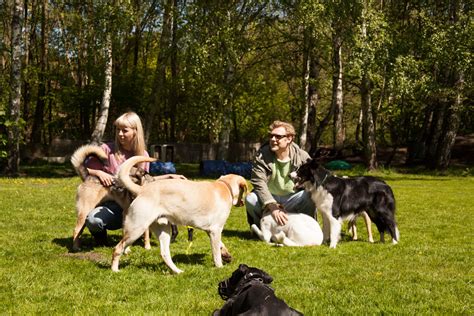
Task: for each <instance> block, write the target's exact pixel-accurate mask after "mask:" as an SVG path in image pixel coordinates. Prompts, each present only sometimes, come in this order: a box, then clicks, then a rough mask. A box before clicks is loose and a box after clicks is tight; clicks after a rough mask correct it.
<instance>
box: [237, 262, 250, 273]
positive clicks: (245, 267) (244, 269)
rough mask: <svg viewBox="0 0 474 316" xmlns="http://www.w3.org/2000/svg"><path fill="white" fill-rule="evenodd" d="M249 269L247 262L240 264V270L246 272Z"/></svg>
mask: <svg viewBox="0 0 474 316" xmlns="http://www.w3.org/2000/svg"><path fill="white" fill-rule="evenodd" d="M248 270H249V266H248V265H246V264H245V263H241V264H239V271H241V272H242V273H244V274H245V273H246V272H247V271H248Z"/></svg>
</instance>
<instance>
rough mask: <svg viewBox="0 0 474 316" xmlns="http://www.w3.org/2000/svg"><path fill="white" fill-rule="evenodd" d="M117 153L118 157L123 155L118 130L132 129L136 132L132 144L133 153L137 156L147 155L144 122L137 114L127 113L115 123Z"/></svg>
mask: <svg viewBox="0 0 474 316" xmlns="http://www.w3.org/2000/svg"><path fill="white" fill-rule="evenodd" d="M114 126H115V128H116V130H115V152H116V155H121V154H122V151H123V148H122V146H121V145H120V142H119V133H118V132H117V129H120V128H124V127H127V128H131V129H133V130H135V138H134V139H133V142H132V151H133V153H134V155H136V156H143V155H144V154H145V149H146V145H145V134H144V132H143V126H142V121H141V120H140V117H139V116H138V115H137V114H136V113H135V112H127V113H124V114H122V115H121V116H119V117H118V118H117V119H116V120H115V122H114Z"/></svg>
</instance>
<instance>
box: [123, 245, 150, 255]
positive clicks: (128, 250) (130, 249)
mask: <svg viewBox="0 0 474 316" xmlns="http://www.w3.org/2000/svg"><path fill="white" fill-rule="evenodd" d="M145 248H146V247H145ZM131 252H132V248H130V246H127V248H125V250H124V252H123V253H124V254H125V255H128V254H129V253H131Z"/></svg>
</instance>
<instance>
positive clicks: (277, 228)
mask: <svg viewBox="0 0 474 316" xmlns="http://www.w3.org/2000/svg"><path fill="white" fill-rule="evenodd" d="M287 215H288V222H287V223H286V224H285V225H283V226H281V225H278V223H277V222H276V221H275V219H274V218H273V216H272V214H271V213H270V212H265V213H264V214H263V217H262V219H261V220H260V228H258V226H257V225H255V224H253V225H252V226H251V229H252V231H253V232H254V233H255V234H257V236H258V237H259V238H260V239H261V240H262V241H265V242H267V243H269V244H272V241H273V242H275V243H276V244H278V245H284V246H320V245H321V243H322V242H323V232H322V231H321V227H319V224H318V222H317V221H316V220H315V219H314V218H313V217H311V216H309V215H306V214H303V213H287Z"/></svg>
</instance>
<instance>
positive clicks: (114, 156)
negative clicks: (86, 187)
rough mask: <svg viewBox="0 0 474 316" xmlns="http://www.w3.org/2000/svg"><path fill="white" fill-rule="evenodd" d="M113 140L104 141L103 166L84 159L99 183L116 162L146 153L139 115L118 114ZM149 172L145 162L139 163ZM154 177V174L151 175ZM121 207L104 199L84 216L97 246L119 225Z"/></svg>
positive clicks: (109, 180)
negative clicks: (105, 159)
mask: <svg viewBox="0 0 474 316" xmlns="http://www.w3.org/2000/svg"><path fill="white" fill-rule="evenodd" d="M114 127H115V142H111V143H104V144H102V145H101V147H102V149H103V150H104V151H105V153H106V154H107V156H108V161H107V163H106V164H105V165H104V164H103V163H102V162H100V161H99V160H98V159H97V158H91V159H89V161H87V162H86V167H87V170H88V171H89V174H90V175H92V176H96V177H97V178H98V179H99V180H100V182H101V183H102V185H104V186H107V187H108V186H111V185H112V184H113V181H114V175H115V174H117V172H118V170H119V168H120V165H121V164H122V163H123V162H124V161H125V160H127V159H128V158H130V157H133V156H146V157H148V156H149V155H148V152H147V151H146V150H145V148H146V146H145V136H144V133H143V126H142V122H141V120H140V117H139V116H138V115H137V114H136V113H134V112H127V113H124V114H122V115H121V116H120V117H119V118H117V119H116V120H115V122H114ZM141 167H142V168H144V169H145V170H146V171H149V164H148V163H146V164H144V165H142V166H141ZM175 176H176V177H182V176H177V175H165V176H163V178H172V177H175ZM155 179H156V177H155ZM122 212H123V210H122V208H121V207H120V206H119V205H118V204H117V203H115V202H114V201H106V202H104V203H101V204H99V205H98V206H97V207H96V208H95V209H93V210H92V211H91V212H90V213H89V215H88V216H87V219H86V226H87V228H88V229H89V231H90V232H91V234H92V236H93V237H94V239H95V241H96V243H97V244H98V245H106V244H107V230H116V229H120V228H122Z"/></svg>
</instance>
